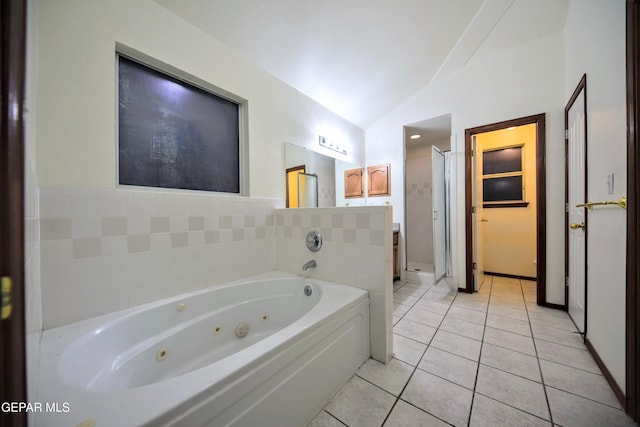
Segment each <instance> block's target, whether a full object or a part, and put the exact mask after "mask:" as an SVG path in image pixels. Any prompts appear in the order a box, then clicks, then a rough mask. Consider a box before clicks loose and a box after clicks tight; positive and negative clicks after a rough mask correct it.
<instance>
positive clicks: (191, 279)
mask: <svg viewBox="0 0 640 427" xmlns="http://www.w3.org/2000/svg"><path fill="white" fill-rule="evenodd" d="M36 191H37V189H36ZM37 200H39V203H40V216H39V228H38V227H36V226H34V227H33V228H34V232H35V233H36V235H37V232H38V231H39V233H40V236H39V237H40V239H39V240H38V239H37V238H36V239H35V240H34V245H35V246H34V248H36V249H34V250H35V251H36V254H37V249H39V250H40V257H39V259H38V260H37V261H38V262H39V266H38V265H35V266H34V268H33V269H32V272H33V274H38V273H40V277H41V289H42V291H41V292H42V296H41V300H42V310H41V311H40V312H41V313H42V314H41V316H42V319H41V322H42V325H43V327H44V329H49V328H53V327H56V326H60V325H63V324H67V323H72V322H75V321H79V320H83V319H86V318H90V317H95V316H98V315H101V314H105V313H109V312H113V311H117V310H121V309H124V308H127V307H130V306H135V305H139V304H143V303H146V302H150V301H154V300H157V299H161V298H166V297H170V296H173V295H177V294H180V293H183V292H188V291H191V290H195V289H199V288H203V287H207V286H212V285H217V284H222V283H226V282H228V281H231V280H234V279H237V278H240V277H246V276H251V275H255V274H259V273H263V272H267V271H271V270H273V269H276V268H277V269H279V270H283V271H288V272H291V273H294V274H301V275H305V276H310V277H316V278H319V279H323V280H329V281H333V282H337V283H344V284H347V285H352V286H356V287H359V288H362V289H366V290H367V291H369V297H370V301H371V310H370V312H371V318H370V326H371V327H370V329H371V351H372V356H373V357H374V358H376V359H378V360H380V361H383V362H387V361H388V360H390V358H391V355H392V341H393V340H392V325H391V311H392V309H393V302H392V291H393V290H392V277H391V275H392V253H393V249H392V233H391V218H392V210H391V207H390V206H378V207H351V208H317V209H276V208H277V207H281V205H282V201H279V200H270V199H256V198H239V197H228V196H218V195H206V194H199V193H190V194H183V193H177V192H163V191H150V190H137V189H124V188H118V189H96V188H58V187H56V188H53V187H42V188H40V189H39V198H38V197H37V196H36V201H37ZM37 221H38V220H34V222H33V224H37V223H38V222H37ZM312 229H317V230H319V231H320V232H321V233H322V235H323V240H324V245H323V248H322V249H321V250H320V251H319V252H317V253H311V252H310V251H308V250H307V248H306V246H305V236H306V234H307V232H308V231H310V230H312ZM310 259H315V260H316V262H317V264H318V266H317V267H316V268H314V269H310V270H307V271H306V272H303V271H302V265H303V264H304V263H305V262H307V261H309V260H310ZM38 267H39V268H38ZM34 301H37V302H40V298H37V297H36V295H34ZM33 312H34V313H38V312H39V311H38V310H37V309H35V310H34V311H33Z"/></svg>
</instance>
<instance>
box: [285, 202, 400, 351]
mask: <svg viewBox="0 0 640 427" xmlns="http://www.w3.org/2000/svg"><path fill="white" fill-rule="evenodd" d="M392 211H393V209H392V207H391V206H369V207H349V208H315V209H276V211H275V229H276V231H275V233H276V242H277V245H276V254H277V259H276V269H277V270H282V271H287V272H289V273H293V274H300V275H304V276H307V277H312V278H317V279H321V280H327V281H330V282H336V283H344V284H348V285H351V286H355V287H358V288H361V289H365V290H367V291H369V299H370V303H371V310H370V315H371V319H370V334H371V356H372V357H373V358H374V359H376V360H379V361H381V362H383V363H386V362H388V361H389V360H391V357H392V355H393V348H392V345H393V329H392V328H393V326H392V324H391V313H392V311H393V300H392V294H393V289H392V283H393V279H392V274H393V242H392V237H393V235H392V223H391V218H392V215H393V213H392ZM312 230H316V231H319V232H320V233H321V235H322V249H320V250H319V251H318V252H311V251H309V250H308V249H307V247H306V246H305V236H306V235H307V233H308V232H309V231H312ZM312 259H313V260H315V261H316V267H314V268H312V269H307V270H304V271H303V270H302V266H303V265H304V264H305V263H306V262H308V261H309V260H312Z"/></svg>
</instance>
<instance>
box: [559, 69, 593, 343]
mask: <svg viewBox="0 0 640 427" xmlns="http://www.w3.org/2000/svg"><path fill="white" fill-rule="evenodd" d="M581 93H583V94H584V111H583V113H584V147H585V152H584V201H585V202H586V201H587V197H588V194H589V183H588V180H587V176H588V175H587V174H588V161H587V158H588V152H587V142H588V139H589V135H588V133H587V129H588V126H587V120H588V117H587V75H586V74H583V75H582V78H581V79H580V82H578V86H576V88H575V90H574V91H573V94H572V95H571V98H569V102H567V105H566V106H565V107H564V132H565V133H564V161H565V166H564V202H565V207H566V208H565V214H564V277H565V287H564V310H565V311H567V312H568V311H569V283H568V278H569V110H571V107H573V104H574V103H575V102H576V100H577V99H578V97H579V96H580V94H581ZM584 223H585V225H588V223H589V222H588V215H587V214H586V213H585V219H584ZM588 234H589V227H586V228H585V230H584V238H585V243H584V255H585V263H584V331H583V333H582V338H583V339H585V340H586V338H587V300H588V297H589V294H588V289H589V287H588V286H587V284H588V275H587V268H588V267H587V262H586V256H587V251H588V247H589V239H588Z"/></svg>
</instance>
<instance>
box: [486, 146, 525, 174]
mask: <svg viewBox="0 0 640 427" xmlns="http://www.w3.org/2000/svg"><path fill="white" fill-rule="evenodd" d="M520 171H522V147H513V148H503V149H500V150H492V151H485V152H484V153H482V174H483V175H490V174H494V173H508V172H520Z"/></svg>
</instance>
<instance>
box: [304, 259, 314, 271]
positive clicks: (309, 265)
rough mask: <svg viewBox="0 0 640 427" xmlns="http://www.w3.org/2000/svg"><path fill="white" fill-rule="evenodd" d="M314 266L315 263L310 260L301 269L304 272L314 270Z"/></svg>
mask: <svg viewBox="0 0 640 427" xmlns="http://www.w3.org/2000/svg"><path fill="white" fill-rule="evenodd" d="M315 266H316V261H315V260H313V259H312V260H311V261H308V262H305V263H304V265H303V266H302V269H303V270H306V269H308V268H314V267H315Z"/></svg>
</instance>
